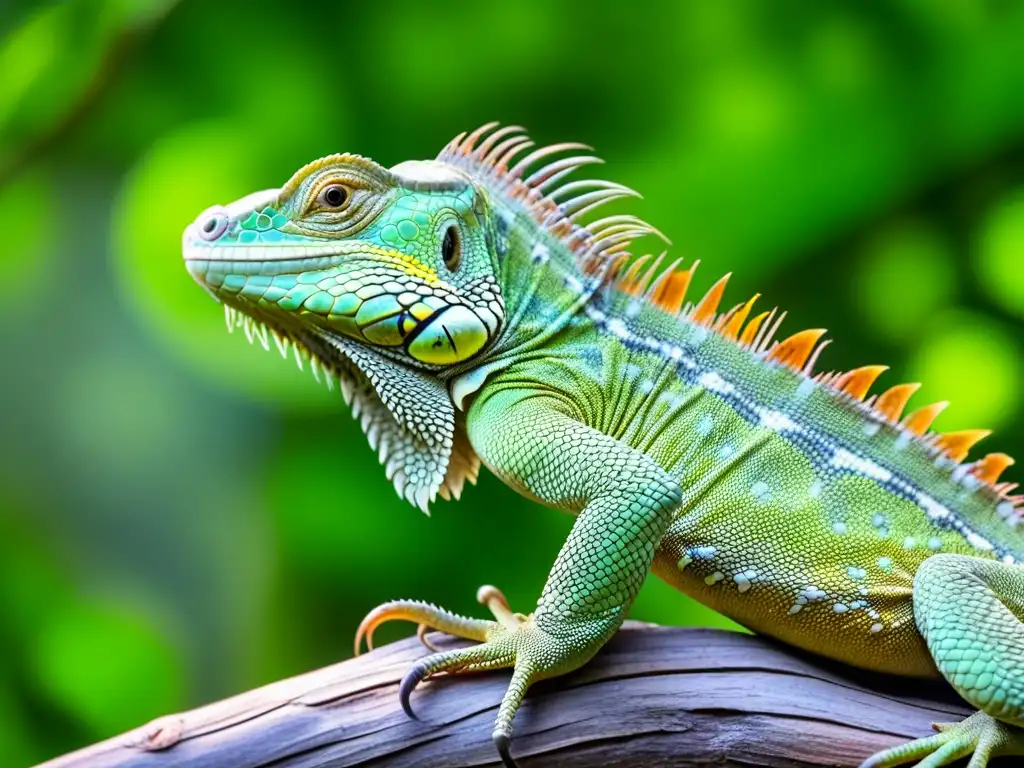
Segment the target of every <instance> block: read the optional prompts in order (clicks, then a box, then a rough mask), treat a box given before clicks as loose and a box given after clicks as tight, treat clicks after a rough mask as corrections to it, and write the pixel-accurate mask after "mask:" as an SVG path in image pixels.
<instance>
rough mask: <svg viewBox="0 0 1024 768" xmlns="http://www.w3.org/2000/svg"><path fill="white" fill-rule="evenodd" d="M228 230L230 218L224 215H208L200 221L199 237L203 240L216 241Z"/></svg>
mask: <svg viewBox="0 0 1024 768" xmlns="http://www.w3.org/2000/svg"><path fill="white" fill-rule="evenodd" d="M227 228H228V217H227V215H226V214H224V213H208V214H206V215H205V216H203V217H202V218H201V219H200V220H199V236H200V237H201V238H202V239H203V240H216V239H217V238H218V237H220V236H221V235H223V234H224V231H225V230H226V229H227Z"/></svg>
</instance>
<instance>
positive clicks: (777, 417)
mask: <svg viewBox="0 0 1024 768" xmlns="http://www.w3.org/2000/svg"><path fill="white" fill-rule="evenodd" d="M759 418H760V421H761V426H762V427H766V428H768V429H770V430H772V431H773V432H794V431H797V430H798V429H799V427H797V425H796V423H795V422H794V421H793V420H792V419H791V418H789V416H787V415H786V414H784V413H780V412H779V411H765V410H762V411H760V413H759Z"/></svg>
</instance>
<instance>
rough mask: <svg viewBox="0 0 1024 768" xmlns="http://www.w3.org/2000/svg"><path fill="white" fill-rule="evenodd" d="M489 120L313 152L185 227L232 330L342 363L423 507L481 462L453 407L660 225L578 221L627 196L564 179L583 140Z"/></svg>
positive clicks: (341, 372)
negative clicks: (424, 141) (431, 156)
mask: <svg viewBox="0 0 1024 768" xmlns="http://www.w3.org/2000/svg"><path fill="white" fill-rule="evenodd" d="M495 128H496V124H495V123H489V124H487V125H484V126H482V127H481V128H479V129H477V130H476V131H473V132H471V133H469V134H460V135H459V136H457V137H456V138H455V139H454V140H452V141H451V142H449V144H448V145H447V146H446V147H445V148H444V149H443V150H442V151H441V153H440V155H438V158H437V160H433V161H422V162H420V161H414V162H406V163H402V164H400V165H397V166H395V167H393V168H391V169H390V170H388V169H385V168H383V167H381V166H379V165H377V164H376V163H373V162H371V161H370V160H367V159H365V158H362V157H359V156H356V155H333V156H331V157H326V158H323V159H321V160H317V161H315V162H313V163H310V164H309V165H307V166H306V167H304V168H302V169H301V170H299V171H298V172H297V173H296V174H295V175H294V176H293V177H292V178H291V179H290V180H289V181H288V182H287V183H286V184H285V185H284V186H283V187H281V188H280V189H272V190H266V191H264V192H257V193H254V194H252V195H249V196H247V197H244V198H242V199H241V200H238V201H237V202H235V203H232V204H230V205H227V206H216V207H214V208H210V209H208V210H207V211H205V212H203V213H202V214H200V216H199V217H198V218H197V219H196V220H195V221H194V222H193V223H192V224H190V225H189V226H188V227H187V229H186V230H185V233H184V236H183V250H184V256H185V262H186V265H187V267H188V270H189V272H190V273H191V274H192V276H193V277H194V278H195V279H196V280H197V281H198V282H199V283H200V284H201V285H202V286H203V287H204V288H206V289H207V291H209V292H210V293H211V294H212V295H213V296H214V297H215V298H216V299H218V300H219V301H220V302H222V303H223V305H224V308H225V316H226V318H227V320H228V328H229V329H232V328H234V327H235V326H236V325H237V326H243V327H244V328H245V331H246V335H247V336H249V338H250V341H252V340H253V339H254V338H259V340H260V341H261V342H262V344H263V346H264V347H266V348H268V349H269V348H270V344H269V337H270V335H271V334H272V335H273V337H274V339H275V340H276V341H277V345H278V348H279V349H280V351H281V353H282V354H285V353H286V352H287V350H288V347H289V346H292V348H293V350H294V352H295V354H296V361H297V362H299V364H300V366H301V364H302V362H301V361H302V360H304V359H308V360H309V362H310V366H311V368H312V369H313V372H314V375H316V373H317V372H318V371H319V370H321V369H325V370H326V371H327V372H328V375H329V376H337V378H338V381H339V383H340V385H341V390H342V393H343V395H344V396H345V399H346V401H348V402H349V403H350V404H351V405H352V410H353V413H354V415H356V416H357V418H358V419H359V422H360V425H361V426H362V428H363V431H364V432H365V433H366V436H367V438H368V440H369V442H370V445H371V447H373V448H374V449H375V450H377V451H378V453H379V456H380V460H381V463H383V464H384V466H385V471H386V474H387V477H388V478H389V479H390V480H392V482H393V483H394V485H395V488H396V490H397V491H398V493H399V495H400V496H403V497H404V498H406V499H407V500H408V501H410V502H411V503H413V504H415V505H416V506H418V507H420V508H421V509H423V510H424V511H426V509H427V505H428V503H429V502H430V501H431V500H432V499H433V498H434V497H435V495H437V494H441V495H442V496H444V497H446V498H447V497H448V496H449V495H451V496H456V497H457V496H458V495H459V493H460V491H461V489H462V486H463V483H464V482H465V481H466V480H470V481H472V480H474V479H475V478H476V474H477V471H478V468H479V465H480V461H479V459H478V458H477V456H476V455H475V453H474V452H473V450H472V448H471V447H470V445H469V442H468V440H467V438H466V435H465V430H464V429H463V428H462V426H461V417H459V416H458V415H457V414H456V411H455V404H458V406H459V407H463V406H464V403H465V402H466V398H467V397H469V396H470V395H471V394H472V393H473V392H475V391H477V389H478V388H479V386H481V384H482V382H483V381H484V379H486V377H487V376H488V375H490V374H491V373H492V372H493V371H494V370H496V367H500V366H501V365H503V364H505V363H507V361H508V360H509V359H510V356H511V355H514V354H515V351H516V350H517V349H519V348H521V347H522V346H524V345H526V344H530V343H532V342H533V340H535V339H536V338H537V337H538V336H540V335H543V334H547V333H552V332H554V330H553V329H556V328H557V327H558V324H559V323H561V322H568V320H567V318H568V317H570V316H571V314H572V311H575V310H578V308H579V307H580V306H583V305H584V304H585V303H586V302H587V301H588V300H589V297H590V296H591V295H592V293H593V292H594V291H596V290H597V289H598V288H599V287H600V286H601V285H602V284H603V281H604V280H605V279H606V278H607V277H609V276H610V275H611V274H613V272H614V269H615V267H616V265H619V264H622V263H624V261H623V260H624V259H625V258H626V257H627V256H628V254H627V253H626V249H628V248H629V247H630V243H631V241H633V240H634V239H636V238H638V237H643V236H644V235H647V234H652V233H654V234H660V233H657V231H656V230H654V229H653V228H652V227H650V225H648V224H646V223H644V222H643V221H641V220H639V219H637V218H636V217H634V216H626V215H618V216H607V217H604V218H601V219H597V220H593V221H589V223H587V224H584V223H583V219H584V218H591V214H592V212H593V211H594V210H595V209H596V208H598V207H599V206H602V205H604V204H605V203H608V202H611V201H613V200H616V199H619V198H622V197H626V196H631V195H636V193H635V192H633V191H632V190H629V189H627V188H625V187H622V186H620V185H618V184H613V183H610V182H606V181H601V180H594V179H586V180H579V181H566V177H567V176H568V175H569V174H571V173H572V172H573V171H575V170H576V169H578V168H580V167H582V166H586V165H590V164H593V163H596V162H599V160H598V159H597V158H595V157H593V156H592V155H589V154H578V153H576V151H577V150H587V149H589V148H587V147H585V146H584V145H581V144H575V143H563V144H555V145H551V146H547V147H540V148H536V149H531V148H532V147H533V146H534V144H533V142H532V141H531V140H530V139H529V138H528V137H527V136H526V135H525V134H524V133H523V131H522V129H521V128H518V127H516V126H507V127H504V128H498V129H497V130H495ZM566 153H569V156H564V155H565V154H566ZM513 319H514V321H513ZM513 326H515V327H513ZM485 363H486V364H485ZM332 380H333V379H330V378H329V379H328V381H329V382H330V381H332ZM449 387H450V390H449Z"/></svg>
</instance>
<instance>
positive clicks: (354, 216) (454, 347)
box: [183, 155, 505, 370]
mask: <svg viewBox="0 0 1024 768" xmlns="http://www.w3.org/2000/svg"><path fill="white" fill-rule="evenodd" d="M493 243H494V234H493V228H492V225H491V221H490V219H489V215H488V204H487V201H486V198H485V196H484V194H483V192H482V191H481V190H479V189H478V188H476V187H474V185H473V184H472V183H471V182H470V180H469V177H468V176H467V175H466V174H464V173H462V172H461V171H459V170H456V169H453V168H451V167H450V166H446V165H444V164H442V163H438V162H409V163H403V164H401V165H399V166H396V167H395V168H393V169H391V170H386V169H384V168H382V167H381V166H379V165H377V164H376V163H374V162H372V161H370V160H367V159H365V158H362V157H359V156H356V155H334V156H331V157H326V158H323V159H321V160H317V161H316V162H313V163H310V164H309V165H307V166H306V167H304V168H302V169H301V170H299V171H298V172H297V173H296V174H295V175H294V176H293V177H292V178H291V179H290V180H289V181H288V182H287V183H286V184H285V185H284V186H283V187H282V188H280V189H274V190H267V191H265V192H258V193H256V194H253V195H249V196H247V197H245V198H243V199H241V200H239V201H237V202H235V203H232V204H230V205H228V206H215V207H213V208H210V209H208V210H206V211H205V212H203V213H202V214H201V215H200V216H199V217H198V218H197V219H196V221H195V222H193V223H192V224H191V225H190V226H189V227H188V228H187V229H186V230H185V235H184V243H183V246H184V255H185V260H186V263H187V265H188V269H189V271H190V272H191V274H192V275H193V277H194V278H195V279H196V280H197V281H198V282H199V283H200V284H202V285H203V286H204V287H205V288H207V290H209V291H210V292H211V293H212V294H213V295H214V296H215V297H216V298H217V299H218V300H220V301H221V302H223V303H224V304H225V305H226V306H227V307H231V308H234V309H235V310H238V311H240V312H242V313H243V314H245V315H247V316H250V317H252V318H253V319H254V320H256V321H258V322H260V323H263V324H266V325H267V326H269V328H270V329H271V330H272V331H274V332H275V333H276V334H279V335H281V336H284V337H288V338H290V339H292V340H293V341H298V342H299V343H303V344H305V345H306V346H317V343H316V342H315V341H313V340H312V339H313V337H320V338H321V339H325V340H330V339H332V338H336V337H344V338H345V339H351V340H353V341H355V342H357V343H358V344H361V345H364V346H366V347H369V348H373V349H375V350H376V351H378V352H380V353H382V354H383V355H384V356H386V357H388V358H390V359H393V360H396V361H398V362H400V363H403V364H405V365H408V366H412V367H416V368H426V369H431V370H437V369H440V368H444V367H446V366H451V365H455V364H459V363H463V362H465V361H466V360H469V359H470V358H472V357H473V356H474V355H477V354H478V353H479V352H480V351H481V350H483V349H484V347H486V346H487V344H488V343H489V342H491V341H492V340H493V339H495V338H496V336H497V334H498V333H499V331H500V330H501V327H502V323H503V320H504V314H505V311H504V305H503V302H502V298H501V291H500V288H499V287H498V281H497V278H496V274H495V273H496V258H495V254H494V248H493Z"/></svg>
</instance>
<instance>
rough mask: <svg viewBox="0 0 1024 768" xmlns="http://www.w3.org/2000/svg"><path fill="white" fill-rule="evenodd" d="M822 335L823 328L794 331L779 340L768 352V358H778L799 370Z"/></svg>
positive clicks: (823, 332)
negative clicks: (787, 336)
mask: <svg viewBox="0 0 1024 768" xmlns="http://www.w3.org/2000/svg"><path fill="white" fill-rule="evenodd" d="M824 335H825V329H824V328H808V329H807V330H806V331H800V332H799V333H794V334H793V335H792V336H790V337H789V338H788V339H784V340H783V341H780V342H779V343H778V345H776V347H775V348H774V349H773V350H772V351H771V352H770V353H769V355H768V359H769V360H778V361H779V362H780V363H782V364H783V365H788V366H789V367H790V368H792V369H793V370H795V371H799V370H801V369H802V368H803V367H804V363H806V362H807V358H808V357H810V355H811V352H812V351H813V350H814V345H815V344H817V343H818V339H820V338H821V337H822V336H824Z"/></svg>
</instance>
